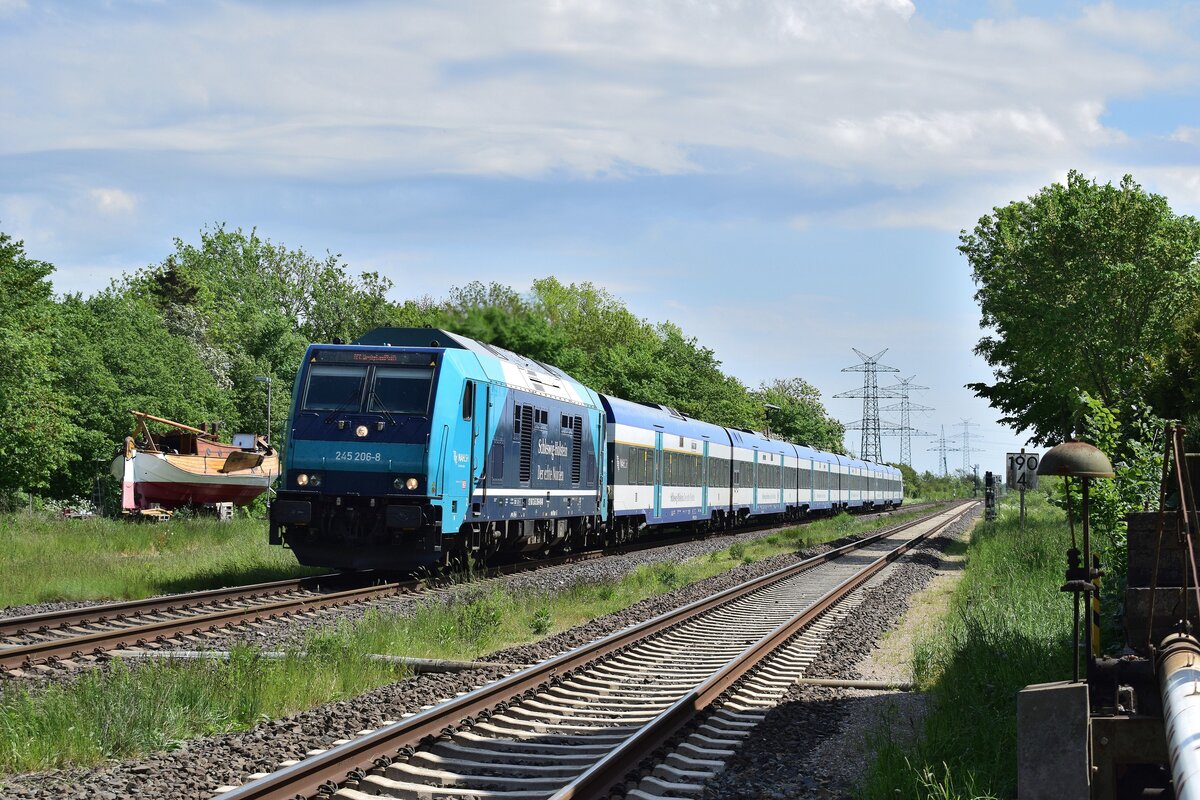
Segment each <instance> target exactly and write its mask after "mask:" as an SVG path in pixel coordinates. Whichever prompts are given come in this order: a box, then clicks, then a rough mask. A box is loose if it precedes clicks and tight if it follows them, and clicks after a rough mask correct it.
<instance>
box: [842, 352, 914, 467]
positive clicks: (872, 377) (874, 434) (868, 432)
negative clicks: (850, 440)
mask: <svg viewBox="0 0 1200 800" xmlns="http://www.w3.org/2000/svg"><path fill="white" fill-rule="evenodd" d="M851 349H853V350H854V352H855V354H856V355H857V356H858V357H859V358H861V359H862V363H861V364H855V365H854V366H853V367H846V368H845V369H843V370H842V372H861V373H863V387H862V388H861V389H852V390H851V391H848V392H842V393H841V394H835V395H834V397H861V398H862V401H863V415H862V419H861V420H859V421H858V422H854V423H851V424H849V425H847V426H846V430H860V429H861V430H862V448H861V449H860V452H859V458H861V459H862V460H863V461H875V462H877V463H878V462H882V461H883V449H882V448H881V447H880V444H879V430H880V427H881V425H880V422H879V398H880V397H895V395H893V394H891V393H890V392H887V391H884V390H882V389H880V388H879V373H880V372H899V371H900V370H898V369H896V368H895V367H889V366H887V365H885V364H880V363H879V359H880V358H881V357H882V356H883V354H884V353H886V352H887V348H886V347H885V348H884V349H883V350H880V351H879V352H878V353H876V354H875V355H873V356H869V355H867V354H866V353H864V352H863V351H861V350H859V349H858V348H857V347H855V348H851ZM893 427H895V426H894V425H893V424H892V423H888V428H893Z"/></svg>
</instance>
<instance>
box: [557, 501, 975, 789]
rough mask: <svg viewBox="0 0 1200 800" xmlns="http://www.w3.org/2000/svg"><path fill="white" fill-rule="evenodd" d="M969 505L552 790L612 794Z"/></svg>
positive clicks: (871, 566)
mask: <svg viewBox="0 0 1200 800" xmlns="http://www.w3.org/2000/svg"><path fill="white" fill-rule="evenodd" d="M969 510H970V506H968V507H967V508H965V509H963V510H962V511H960V512H959V513H958V514H956V515H955V516H953V517H951V518H950V519H947V520H946V521H945V522H943V523H941V524H940V525H937V526H936V527H932V528H930V529H929V530H927V531H925V532H924V533H921V534H919V535H917V536H914V537H913V538H912V539H909V540H908V541H907V542H904V543H903V544H901V545H900V546H899V547H897V548H895V549H894V550H892V551H890V552H888V553H886V554H884V555H882V556H880V557H879V558H877V559H875V560H874V561H872V562H871V563H870V564H868V565H867V566H866V567H864V568H863V569H862V570H861V571H859V572H857V573H855V574H854V575H853V576H852V577H851V578H849V579H848V580H846V581H844V582H843V583H841V584H839V585H838V586H835V587H834V588H832V589H830V590H829V591H828V592H826V593H825V594H824V595H822V596H821V597H820V599H818V600H817V601H816V602H815V603H814V604H813V605H812V606H810V607H809V608H808V609H806V610H804V611H802V612H801V613H799V614H797V615H796V616H794V617H792V619H790V620H788V621H787V622H785V623H783V624H782V625H780V626H779V627H778V628H776V629H775V630H774V631H771V632H770V633H768V634H767V635H765V636H763V637H762V638H761V639H759V640H758V641H757V642H755V643H754V644H752V645H750V646H749V647H747V648H746V649H745V650H744V651H742V653H741V654H740V655H739V656H737V657H736V658H735V659H733V660H732V661H730V662H729V663H728V664H727V665H726V666H725V667H723V668H721V669H720V670H719V671H718V672H716V673H714V674H713V675H712V676H711V677H710V678H709V679H708V680H706V681H704V683H702V684H700V685H699V686H697V687H696V688H695V689H693V690H692V691H690V692H688V693H687V694H686V695H684V696H683V697H681V698H680V699H679V700H677V701H676V702H675V704H674V705H672V706H670V707H669V708H667V709H666V710H665V711H663V712H662V713H660V714H659V715H658V716H657V717H655V718H654V720H652V721H651V722H649V723H648V724H647V725H646V726H644V727H643V728H642V729H641V730H639V731H638V732H637V733H635V734H634V735H632V736H630V737H629V738H628V739H626V740H625V741H624V742H622V743H621V744H620V745H618V746H617V747H616V748H614V749H613V750H612V751H611V752H609V753H608V754H607V755H606V756H605V757H604V758H602V759H601V760H600V761H598V762H596V763H595V764H594V765H592V767H591V768H589V769H588V770H587V771H585V772H583V773H582V774H581V775H579V776H578V777H577V778H575V779H574V780H573V781H571V782H570V783H568V784H567V785H566V786H564V787H562V788H561V789H559V790H558V791H557V792H555V793H554V794H553V795H551V797H550V800H595V799H596V798H603V797H607V796H608V794H609V793H610V792H612V791H613V790H614V789H617V788H618V784H620V783H622V782H623V781H624V780H625V778H626V776H627V775H629V773H630V772H632V771H634V770H636V768H637V766H638V764H640V763H641V762H642V761H643V760H644V759H645V758H646V757H647V755H649V754H650V753H653V752H654V751H655V750H657V749H658V748H660V747H663V746H664V745H666V744H667V743H668V742H669V741H670V740H671V739H672V737H674V736H675V734H676V733H677V732H678V731H679V730H680V728H682V727H683V726H685V725H687V724H688V723H689V722H690V721H692V719H694V718H695V717H696V716H697V715H699V714H700V713H701V712H703V711H704V710H705V709H706V708H708V707H709V706H710V705H712V704H713V703H714V702H715V701H716V700H717V698H719V697H720V696H721V695H722V694H723V693H724V692H726V691H727V690H728V689H729V688H730V687H732V686H733V685H734V684H735V683H737V682H738V681H739V680H741V679H742V678H744V677H745V676H746V675H747V674H749V673H750V672H751V671H752V670H754V669H755V668H756V667H757V666H758V665H759V663H760V662H762V661H763V660H764V659H765V658H766V657H767V656H768V655H770V654H771V653H772V652H774V651H775V650H776V649H778V648H779V647H780V646H782V645H783V644H784V643H785V642H787V641H788V640H789V639H791V638H792V637H793V636H795V635H796V634H797V633H799V632H800V631H801V630H802V629H804V628H806V627H808V626H809V625H810V624H812V623H813V622H814V621H816V620H817V618H819V617H820V616H821V615H823V614H824V613H825V612H826V611H828V610H829V609H830V608H832V607H833V606H834V605H835V604H837V603H838V602H839V601H840V600H842V599H843V598H845V597H846V595H848V594H850V592H852V591H854V590H855V589H857V588H858V587H859V586H861V585H862V584H863V583H865V582H866V581H867V580H869V579H870V578H871V577H872V576H874V575H875V574H877V573H878V572H879V571H880V570H882V569H883V568H884V567H886V566H887V565H889V564H891V563H892V562H894V561H896V560H897V559H898V558H900V557H901V556H902V555H904V554H905V553H907V552H909V551H910V550H912V549H913V548H914V547H916V546H917V545H918V544H920V543H921V542H924V541H925V540H927V539H929V538H931V537H932V536H934V535H936V534H937V533H940V532H941V531H942V530H944V529H945V528H947V527H949V526H950V525H951V524H953V523H954V522H956V521H957V520H959V519H961V518H962V516H963V515H964V514H966V513H967V512H968V511H969Z"/></svg>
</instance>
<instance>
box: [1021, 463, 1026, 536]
mask: <svg viewBox="0 0 1200 800" xmlns="http://www.w3.org/2000/svg"><path fill="white" fill-rule="evenodd" d="M1021 455H1025V448H1024V447H1022V448H1021ZM1024 469H1025V461H1024V460H1022V461H1021V470H1022V471H1024ZM1021 533H1025V482H1024V481H1021Z"/></svg>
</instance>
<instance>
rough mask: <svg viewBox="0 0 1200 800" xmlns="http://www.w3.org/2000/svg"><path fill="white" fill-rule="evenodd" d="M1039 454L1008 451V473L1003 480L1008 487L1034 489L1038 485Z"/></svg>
mask: <svg viewBox="0 0 1200 800" xmlns="http://www.w3.org/2000/svg"><path fill="white" fill-rule="evenodd" d="M1040 460H1041V456H1039V455H1038V454H1037V453H1009V454H1008V475H1007V476H1006V477H1005V482H1006V483H1007V484H1008V488H1010V489H1036V488H1037V486H1038V475H1037V468H1038V461H1040Z"/></svg>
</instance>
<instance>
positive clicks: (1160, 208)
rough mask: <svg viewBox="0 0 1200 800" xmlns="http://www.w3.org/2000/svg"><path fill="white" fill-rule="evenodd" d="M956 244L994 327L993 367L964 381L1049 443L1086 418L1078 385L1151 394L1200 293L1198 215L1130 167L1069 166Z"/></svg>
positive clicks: (1115, 402) (989, 338)
mask: <svg viewBox="0 0 1200 800" xmlns="http://www.w3.org/2000/svg"><path fill="white" fill-rule="evenodd" d="M958 249H959V251H960V252H962V253H963V254H964V255H965V256H966V257H967V259H968V261H969V262H970V264H971V268H972V274H973V277H974V280H975V284H976V286H977V287H978V290H977V291H976V294H975V298H976V300H977V301H978V302H979V307H980V311H981V314H982V318H981V327H983V328H984V329H985V330H986V331H987V333H986V334H985V335H984V337H983V338H982V339H980V341H979V343H978V344H977V345H976V347H975V352H976V353H978V354H979V355H981V356H983V358H984V359H986V361H987V362H988V364H989V365H991V367H992V368H993V370H994V374H995V380H994V382H993V383H973V384H969V386H968V388H971V389H973V390H974V391H975V392H976V394H978V395H979V396H980V397H983V398H985V399H987V400H988V401H989V402H990V403H991V404H992V406H993V407H994V408H996V409H998V410H1000V411H1001V412H1002V413H1003V414H1004V417H1003V419H1002V421H1004V422H1008V423H1011V424H1013V425H1014V426H1016V427H1017V428H1019V429H1021V430H1028V431H1030V432H1031V433H1032V435H1033V438H1034V439H1035V440H1037V441H1039V442H1042V443H1046V444H1051V443H1054V442H1057V441H1061V440H1062V439H1063V438H1065V437H1067V436H1069V435H1070V434H1071V432H1072V430H1073V429H1074V428H1075V427H1076V425H1077V424H1078V423H1079V421H1080V415H1081V413H1082V409H1083V406H1082V405H1081V403H1080V400H1079V398H1080V396H1081V393H1084V392H1086V393H1088V395H1090V396H1092V397H1095V398H1098V399H1099V400H1100V401H1102V402H1103V404H1104V405H1105V406H1107V407H1110V408H1118V409H1119V408H1128V407H1131V406H1133V405H1137V404H1139V403H1144V402H1146V398H1147V394H1148V391H1149V389H1150V387H1151V385H1152V383H1153V382H1154V380H1155V379H1156V376H1158V375H1159V374H1161V372H1162V370H1163V365H1164V360H1165V358H1166V357H1167V354H1168V353H1170V352H1171V351H1172V349H1173V348H1174V346H1175V345H1176V343H1177V342H1178V341H1179V337H1180V335H1181V334H1180V330H1179V323H1180V320H1181V319H1182V318H1183V317H1184V315H1186V314H1189V313H1191V311H1192V309H1194V308H1195V306H1196V304H1197V299H1198V298H1200V261H1198V257H1197V256H1198V253H1200V224H1198V223H1197V221H1196V220H1195V219H1194V218H1192V217H1189V216H1180V215H1176V214H1175V213H1173V212H1172V211H1171V208H1170V207H1169V206H1168V204H1167V201H1166V199H1165V198H1164V197H1162V196H1160V195H1156V194H1149V193H1147V192H1145V191H1144V190H1143V189H1142V187H1141V186H1139V185H1138V184H1137V183H1135V182H1134V180H1133V178H1132V177H1131V176H1128V175H1126V176H1125V178H1124V179H1123V180H1122V181H1121V184H1120V185H1119V186H1113V185H1112V184H1111V183H1108V184H1103V185H1101V184H1099V183H1097V182H1096V181H1095V180H1089V179H1088V178H1086V177H1084V176H1083V175H1082V174H1080V173H1078V172H1075V171H1072V172H1071V173H1070V174H1069V175H1068V177H1067V182H1066V184H1065V185H1063V184H1060V183H1054V184H1051V185H1050V186H1047V187H1046V188H1044V189H1042V190H1041V191H1040V192H1038V193H1037V194H1035V195H1034V196H1032V197H1030V198H1029V199H1027V200H1023V201H1016V202H1012V203H1009V204H1008V205H1006V206H1003V207H999V208H995V209H993V212H992V213H991V214H989V215H987V216H984V217H982V218H981V219H980V220H979V223H978V224H977V225H976V226H975V229H974V231H973V232H970V233H968V232H967V231H963V232H962V234H961V236H960V245H959V248H958Z"/></svg>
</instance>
